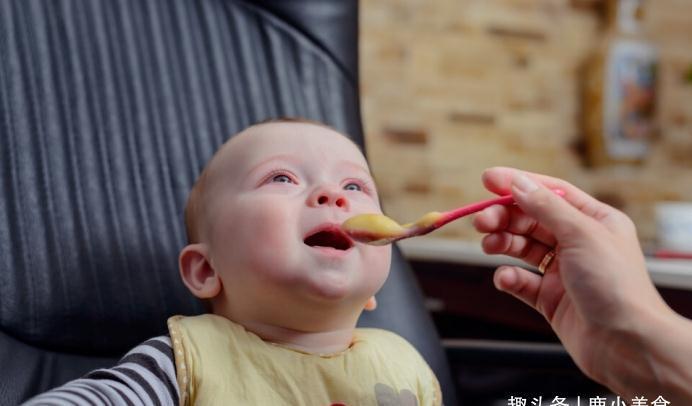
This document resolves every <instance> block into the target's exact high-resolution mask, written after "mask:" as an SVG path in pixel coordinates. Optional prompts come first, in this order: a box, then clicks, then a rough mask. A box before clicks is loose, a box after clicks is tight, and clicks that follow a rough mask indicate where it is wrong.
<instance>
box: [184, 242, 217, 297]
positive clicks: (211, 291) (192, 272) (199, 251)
mask: <svg viewBox="0 0 692 406" xmlns="http://www.w3.org/2000/svg"><path fill="white" fill-rule="evenodd" d="M178 265H179V268H180V277H181V278H182V279H183V283H185V286H187V288H188V289H190V292H192V294H193V295H195V296H197V297H198V298H200V299H211V298H213V297H215V296H216V295H218V294H219V292H220V291H221V280H219V276H218V275H217V274H216V271H214V269H213V268H212V267H211V263H210V261H209V257H208V250H207V246H206V245H205V244H190V245H188V246H186V247H185V248H183V250H182V251H180V257H179V258H178Z"/></svg>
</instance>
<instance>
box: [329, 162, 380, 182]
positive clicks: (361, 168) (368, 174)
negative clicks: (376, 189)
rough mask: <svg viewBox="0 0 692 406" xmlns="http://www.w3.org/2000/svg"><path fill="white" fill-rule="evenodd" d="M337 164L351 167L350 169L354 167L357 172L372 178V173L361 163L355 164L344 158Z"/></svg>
mask: <svg viewBox="0 0 692 406" xmlns="http://www.w3.org/2000/svg"><path fill="white" fill-rule="evenodd" d="M337 164H338V165H339V166H345V167H348V168H351V169H355V170H357V171H359V172H362V173H363V174H364V175H365V176H367V177H368V178H372V175H371V174H370V171H369V170H367V169H366V168H364V167H363V165H360V164H357V163H355V162H353V161H346V160H344V161H339V162H338V163H337Z"/></svg>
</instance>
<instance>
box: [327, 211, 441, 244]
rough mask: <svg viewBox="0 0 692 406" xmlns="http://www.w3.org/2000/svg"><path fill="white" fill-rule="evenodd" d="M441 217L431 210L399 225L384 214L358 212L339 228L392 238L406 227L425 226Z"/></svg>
mask: <svg viewBox="0 0 692 406" xmlns="http://www.w3.org/2000/svg"><path fill="white" fill-rule="evenodd" d="M440 217H442V213H440V212H437V211H432V212H430V213H427V214H425V215H424V216H423V217H421V218H419V219H418V221H416V222H415V223H408V224H404V225H403V226H401V225H399V223H397V222H396V221H394V220H392V219H390V218H389V217H387V216H385V215H384V214H360V215H358V216H354V217H351V218H350V219H348V220H346V221H345V222H344V223H343V225H342V226H341V228H342V229H343V230H344V231H346V232H347V233H368V234H370V235H371V236H372V237H373V238H375V237H376V238H392V237H397V236H400V235H402V234H404V233H406V231H407V229H408V228H411V227H416V228H426V227H429V226H431V225H433V224H434V223H435V222H436V221H437V220H439V219H440Z"/></svg>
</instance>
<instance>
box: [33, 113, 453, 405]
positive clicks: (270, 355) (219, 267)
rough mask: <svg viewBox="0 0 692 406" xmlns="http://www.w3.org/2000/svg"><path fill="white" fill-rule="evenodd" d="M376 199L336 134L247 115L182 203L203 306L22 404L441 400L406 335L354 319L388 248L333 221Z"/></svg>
mask: <svg viewBox="0 0 692 406" xmlns="http://www.w3.org/2000/svg"><path fill="white" fill-rule="evenodd" d="M380 212H381V209H380V206H379V202H378V197H377V191H376V188H375V184H374V182H373V180H372V177H371V175H370V172H369V170H368V165H367V162H366V160H365V158H364V156H363V154H362V153H361V152H360V150H359V149H358V147H357V146H356V145H355V144H354V143H353V142H352V141H351V140H349V139H348V138H346V137H345V136H343V135H342V134H340V133H338V132H337V131H335V130H333V129H331V128H329V127H326V126H324V125H322V124H319V123H313V122H308V121H299V120H298V121H297V120H287V119H285V120H277V121H273V122H266V123H262V124H258V125H254V126H251V127H249V128H247V129H246V130H244V131H242V132H240V133H239V134H237V135H236V136H234V137H233V138H231V139H230V140H229V141H228V142H226V143H225V144H224V145H223V146H222V147H221V148H220V149H219V150H218V151H217V152H216V154H215V155H214V157H213V158H212V159H211V160H210V161H209V163H208V164H207V166H206V168H205V169H204V171H203V172H202V174H201V175H200V177H199V179H198V180H197V182H196V184H195V186H194V187H193V189H192V192H191V193H190V196H189V199H188V203H187V207H186V210H185V222H186V227H187V232H188V239H189V244H188V245H187V246H186V247H184V248H183V249H182V251H181V253H180V257H179V265H180V274H181V277H182V279H183V282H184V283H185V285H186V286H187V287H188V289H189V290H190V291H191V292H192V294H194V295H195V296H196V297H198V298H200V299H203V300H205V301H206V302H207V304H208V306H209V309H210V312H211V313H210V314H204V315H200V316H193V317H185V316H174V317H171V318H170V319H169V320H168V328H169V334H170V337H169V336H163V337H157V338H155V339H152V340H149V341H147V342H145V343H143V344H141V345H140V346H138V347H136V348H135V349H133V350H132V351H130V352H129V353H128V354H127V355H126V356H125V357H124V358H123V359H122V360H121V361H120V363H119V364H118V366H116V367H115V368H112V369H104V370H97V371H94V372H91V373H90V374H88V375H86V376H85V377H84V378H81V379H78V380H76V381H72V382H70V383H68V384H66V385H64V386H62V387H60V388H57V389H54V390H52V391H50V392H47V393H45V394H43V395H40V396H38V397H36V398H34V399H32V400H30V401H29V402H28V403H27V404H30V405H37V404H47V403H48V404H54V403H53V402H54V401H56V400H57V401H58V402H59V401H61V400H62V401H64V400H72V401H76V402H77V403H79V404H103V403H107V402H105V399H108V400H109V401H110V402H113V403H128V402H129V403H134V404H137V403H141V402H144V403H145V404H150V403H152V404H153V403H162V404H229V405H241V404H248V405H270V404H271V405H277V404H290V405H394V404H403V405H439V404H441V401H442V399H441V394H440V389H439V384H438V382H437V379H436V378H435V376H434V374H433V373H432V371H431V370H430V368H429V367H428V365H427V364H426V363H425V361H424V360H423V359H422V357H421V356H420V355H419V354H418V353H417V352H416V350H415V349H414V348H413V347H412V346H411V345H410V344H408V343H407V342H406V341H405V340H404V339H403V338H401V337H399V336H397V335H395V334H393V333H391V332H387V331H384V330H378V329H360V328H356V322H357V320H358V317H359V316H360V314H361V312H362V311H363V309H364V308H365V309H373V308H374V307H375V299H374V294H375V293H376V292H377V291H378V290H379V289H380V287H381V286H382V284H383V283H384V281H385V279H386V277H387V274H388V272H389V265H390V258H391V247H390V246H379V247H377V246H370V245H365V244H360V243H355V242H354V241H353V240H351V239H350V238H349V237H348V236H347V235H346V234H345V233H343V232H342V231H341V230H340V224H341V223H342V222H343V221H344V220H346V219H347V218H349V217H351V216H354V215H356V214H361V213H380ZM142 359H145V361H146V362H145V361H142ZM134 375H136V376H134Z"/></svg>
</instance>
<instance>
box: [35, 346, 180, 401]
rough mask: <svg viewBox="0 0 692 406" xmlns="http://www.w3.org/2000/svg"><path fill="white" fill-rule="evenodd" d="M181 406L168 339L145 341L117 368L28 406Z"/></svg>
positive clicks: (54, 391) (94, 374)
mask: <svg viewBox="0 0 692 406" xmlns="http://www.w3.org/2000/svg"><path fill="white" fill-rule="evenodd" d="M74 404H77V405H141V404H144V405H151V404H160V405H171V406H177V405H178V385H177V383H176V377H175V364H174V360H173V348H172V347H171V339H170V337H168V336H160V337H156V338H152V339H150V340H147V341H145V342H144V343H142V344H140V345H138V346H137V347H135V348H133V349H132V350H131V351H130V352H128V353H127V354H125V356H124V357H123V358H122V359H121V360H120V361H119V362H118V364H117V365H116V366H115V367H113V368H108V369H97V370H95V371H92V372H89V373H88V374H86V375H85V376H84V377H82V378H79V379H76V380H74V381H70V382H68V383H66V384H65V385H63V386H60V387H57V388H55V389H52V390H50V391H49V392H46V393H43V394H40V395H38V396H36V397H34V398H32V399H30V400H29V401H27V402H26V403H24V404H23V405H24V406H39V405H74Z"/></svg>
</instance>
